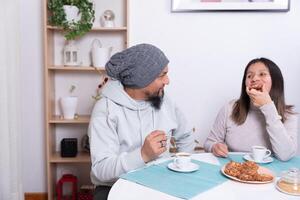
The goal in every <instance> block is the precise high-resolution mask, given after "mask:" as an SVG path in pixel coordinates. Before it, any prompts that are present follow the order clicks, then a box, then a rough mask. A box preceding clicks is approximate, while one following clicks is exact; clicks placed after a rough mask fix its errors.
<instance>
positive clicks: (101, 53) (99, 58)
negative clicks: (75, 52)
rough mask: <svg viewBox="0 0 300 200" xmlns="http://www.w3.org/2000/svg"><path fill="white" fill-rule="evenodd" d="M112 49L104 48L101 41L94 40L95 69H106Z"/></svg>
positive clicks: (93, 57) (93, 58) (93, 59)
mask: <svg viewBox="0 0 300 200" xmlns="http://www.w3.org/2000/svg"><path fill="white" fill-rule="evenodd" d="M111 52H112V47H102V44H101V42H100V40H98V39H94V40H93V43H92V61H93V66H94V67H97V68H99V67H105V64H106V63H107V61H108V60H109V59H110V55H111Z"/></svg>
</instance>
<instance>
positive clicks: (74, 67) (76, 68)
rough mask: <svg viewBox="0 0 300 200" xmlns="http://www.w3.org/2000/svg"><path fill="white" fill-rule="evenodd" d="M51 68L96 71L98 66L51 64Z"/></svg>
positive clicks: (100, 69)
mask: <svg viewBox="0 0 300 200" xmlns="http://www.w3.org/2000/svg"><path fill="white" fill-rule="evenodd" d="M48 69H49V70H61V71H96V68H94V67H91V66H64V65H55V66H49V67H48ZM97 70H98V71H103V72H104V71H105V68H104V67H101V68H97Z"/></svg>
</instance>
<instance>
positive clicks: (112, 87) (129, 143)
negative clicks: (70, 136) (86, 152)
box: [89, 80, 194, 185]
mask: <svg viewBox="0 0 300 200" xmlns="http://www.w3.org/2000/svg"><path fill="white" fill-rule="evenodd" d="M154 130H162V131H164V132H165V133H166V134H167V137H168V144H167V149H168V147H169V139H170V137H171V136H173V137H174V138H175V140H176V144H177V146H178V148H179V151H185V152H192V150H193V148H194V136H193V135H192V128H191V127H190V126H188V123H187V121H186V119H185V117H184V116H183V114H182V113H181V112H180V111H179V109H178V107H176V105H175V104H174V103H172V102H171V101H170V99H168V98H167V97H164V101H163V103H162V105H161V108H160V109H159V110H155V109H154V108H153V107H152V106H151V104H150V103H149V102H146V101H136V100H134V99H132V98H131V97H130V96H129V95H128V94H127V93H126V92H125V91H124V88H123V86H122V84H121V83H120V82H119V81H113V80H110V81H109V82H108V83H107V84H106V85H105V88H103V91H102V98H101V99H100V100H99V101H98V102H97V103H96V104H95V107H94V110H93V113H92V117H91V120H90V125H89V136H90V147H91V160H92V167H91V180H92V182H93V183H94V184H95V185H112V184H113V183H114V182H115V181H116V180H117V179H118V177H119V176H120V175H122V174H124V173H127V172H129V171H131V170H134V169H137V168H140V167H143V166H145V163H144V161H143V159H142V157H141V147H142V145H143V144H144V140H145V138H146V137H147V135H148V134H150V133H151V132H152V131H154ZM161 156H168V152H165V153H164V154H162V155H161Z"/></svg>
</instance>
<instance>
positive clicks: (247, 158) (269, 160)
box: [243, 154, 273, 164]
mask: <svg viewBox="0 0 300 200" xmlns="http://www.w3.org/2000/svg"><path fill="white" fill-rule="evenodd" d="M243 158H244V159H245V160H248V161H253V162H256V161H255V160H254V159H253V158H252V156H251V154H246V155H244V157H243ZM270 162H273V158H272V157H271V156H269V157H267V158H265V159H264V160H263V161H261V162H256V163H261V164H263V163H270Z"/></svg>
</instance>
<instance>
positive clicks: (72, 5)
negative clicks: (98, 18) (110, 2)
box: [48, 0, 95, 40]
mask: <svg viewBox="0 0 300 200" xmlns="http://www.w3.org/2000/svg"><path fill="white" fill-rule="evenodd" d="M48 9H49V11H50V12H51V15H50V17H49V19H48V20H49V23H50V24H51V25H53V26H57V27H61V28H62V29H63V30H64V32H65V38H66V40H74V39H75V38H77V37H81V36H83V35H84V34H85V33H87V32H89V31H90V30H91V29H92V26H93V22H94V20H95V11H94V9H93V3H92V2H90V1H89V0H50V1H49V3H48Z"/></svg>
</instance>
